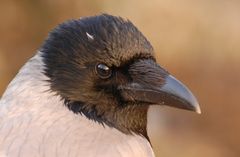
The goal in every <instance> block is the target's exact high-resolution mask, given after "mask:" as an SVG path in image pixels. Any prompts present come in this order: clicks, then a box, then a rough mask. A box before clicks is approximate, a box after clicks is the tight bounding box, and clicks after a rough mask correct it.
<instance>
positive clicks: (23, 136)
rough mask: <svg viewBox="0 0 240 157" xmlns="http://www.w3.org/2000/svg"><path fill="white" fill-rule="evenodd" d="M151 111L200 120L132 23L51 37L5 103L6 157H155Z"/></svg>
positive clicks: (65, 26)
mask: <svg viewBox="0 0 240 157" xmlns="http://www.w3.org/2000/svg"><path fill="white" fill-rule="evenodd" d="M151 105H160V106H163V105H164V106H172V107H176V108H181V109H186V110H191V111H195V112H198V113H200V108H199V104H198V102H197V100H196V98H195V97H194V96H193V94H192V93H191V92H190V90H189V89H188V88H187V87H186V86H184V85H183V84H182V83H181V82H180V81H178V80H177V79H176V78H174V77H173V76H172V75H170V73H169V72H168V71H166V70H165V69H163V68H162V67H161V66H160V65H159V64H158V63H157V62H156V57H155V54H154V49H153V47H152V45H151V44H150V42H149V41H148V40H147V39H146V38H145V37H144V35H143V34H142V33H141V32H140V31H139V30H138V29H137V28H136V27H135V26H134V25H133V23H132V22H130V21H129V20H125V19H123V18H121V17H117V16H112V15H108V14H101V15H98V16H91V17H85V18H81V19H76V20H69V21H66V22H64V23H62V24H60V25H59V26H57V27H56V28H55V29H53V30H52V31H51V32H50V33H49V35H48V38H47V39H46V40H45V42H44V43H43V45H42V46H41V47H40V49H39V50H38V52H37V53H36V55H35V56H33V57H32V58H31V59H30V60H29V61H28V62H27V63H26V64H25V65H24V66H23V67H22V68H21V69H20V71H19V73H18V74H17V75H16V77H15V78H14V79H13V80H12V82H11V83H10V84H9V85H8V87H7V89H6V91H5V93H4V94H3V96H2V98H1V100H0V155H2V156H7V157H16V156H24V157H28V156H36V157H43V156H44V157H53V156H57V157H75V156H78V157H153V156H154V153H153V150H152V147H151V144H150V139H149V138H148V134H147V129H146V128H147V114H148V109H149V107H150V106H151Z"/></svg>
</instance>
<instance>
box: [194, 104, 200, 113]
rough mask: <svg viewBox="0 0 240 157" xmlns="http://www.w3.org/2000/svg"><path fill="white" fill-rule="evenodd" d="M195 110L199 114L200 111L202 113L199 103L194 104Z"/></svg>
mask: <svg viewBox="0 0 240 157" xmlns="http://www.w3.org/2000/svg"><path fill="white" fill-rule="evenodd" d="M195 112H196V113H198V114H201V113H202V111H201V108H200V106H199V104H197V105H196V108H195Z"/></svg>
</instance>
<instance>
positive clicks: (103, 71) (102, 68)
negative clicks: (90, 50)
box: [97, 64, 111, 77]
mask: <svg viewBox="0 0 240 157" xmlns="http://www.w3.org/2000/svg"><path fill="white" fill-rule="evenodd" d="M97 72H98V74H99V75H100V76H102V77H108V76H109V75H110V74H111V73H110V69H109V67H108V66H106V65H104V64H98V66H97Z"/></svg>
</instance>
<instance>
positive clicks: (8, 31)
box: [0, 0, 240, 157]
mask: <svg viewBox="0 0 240 157" xmlns="http://www.w3.org/2000/svg"><path fill="white" fill-rule="evenodd" d="M99 13H110V14H113V15H119V16H122V17H125V18H128V19H130V20H131V21H133V23H134V24H135V25H136V26H137V27H138V28H139V29H140V30H141V31H142V32H143V33H144V34H145V35H146V37H147V38H148V39H149V40H150V41H151V43H152V45H153V46H154V48H155V52H156V53H157V57H158V62H159V63H160V64H161V65H163V66H164V67H165V68H166V69H168V70H169V71H170V72H171V73H172V74H173V75H175V76H176V77H177V78H178V79H180V80H182V82H184V83H185V84H186V85H188V87H189V88H190V89H191V90H192V91H193V93H194V94H195V95H196V96H197V97H198V99H199V102H200V104H201V108H202V112H203V113H202V115H197V114H195V113H191V112H188V111H184V110H175V109H171V108H168V107H153V108H152V110H151V111H150V112H151V116H150V117H149V121H151V123H150V125H149V133H150V137H151V140H152V143H153V146H154V150H155V152H156V154H157V157H174V156H178V157H203V156H204V157H239V156H240V124H239V121H240V103H239V102H238V101H239V97H240V72H239V71H240V65H239V63H240V1H238V0H201V1H198V0H183V1H178V0H169V1H164V0H151V1H144V0H122V1H117V0H89V1H88V0H21V1H19V0H1V1H0V21H1V22H0V95H2V93H3V91H4V89H5V88H6V86H7V84H8V83H9V81H10V80H11V79H12V78H13V77H14V76H15V74H16V73H17V71H18V69H19V68H20V67H21V66H22V65H23V64H24V63H25V62H26V61H27V60H28V59H29V58H30V57H31V56H32V55H33V54H34V53H35V52H36V50H37V49H38V48H39V46H40V45H41V44H42V42H43V40H44V39H45V38H46V36H47V34H48V32H49V31H50V30H51V29H52V28H54V27H55V26H56V25H57V24H59V23H61V22H63V21H65V20H66V19H72V18H79V17H81V16H89V15H96V14H99Z"/></svg>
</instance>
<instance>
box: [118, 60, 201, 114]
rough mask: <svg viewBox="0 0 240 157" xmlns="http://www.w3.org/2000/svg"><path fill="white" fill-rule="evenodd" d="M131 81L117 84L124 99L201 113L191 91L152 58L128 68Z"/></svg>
mask: <svg viewBox="0 0 240 157" xmlns="http://www.w3.org/2000/svg"><path fill="white" fill-rule="evenodd" d="M129 74H130V76H131V78H132V81H131V82H130V83H129V84H125V85H121V86H119V89H120V91H121V95H122V97H123V99H124V100H125V101H131V102H144V103H148V104H159V105H167V106H172V107H176V108H181V109H186V110H191V111H195V112H197V113H199V114H200V113H201V110H200V107H199V103H198V101H197V99H196V98H195V97H194V95H193V94H192V93H191V91H190V90H189V89H188V88H187V87H186V86H185V85H184V84H182V83H181V82H180V81H178V80H177V79H176V78H174V77H173V76H172V75H170V74H169V73H168V72H167V71H165V70H164V69H163V68H161V67H160V66H159V65H158V64H157V63H155V62H154V61H153V60H141V61H138V62H136V63H134V64H132V65H131V66H130V68H129Z"/></svg>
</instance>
